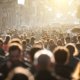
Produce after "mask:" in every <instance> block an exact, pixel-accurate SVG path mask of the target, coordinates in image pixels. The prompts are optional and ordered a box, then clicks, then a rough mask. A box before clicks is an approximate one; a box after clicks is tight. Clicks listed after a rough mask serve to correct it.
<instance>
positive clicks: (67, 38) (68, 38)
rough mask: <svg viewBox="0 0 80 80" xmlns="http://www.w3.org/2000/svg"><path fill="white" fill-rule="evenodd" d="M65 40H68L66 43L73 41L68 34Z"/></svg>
mask: <svg viewBox="0 0 80 80" xmlns="http://www.w3.org/2000/svg"><path fill="white" fill-rule="evenodd" d="M65 41H66V44H67V43H70V42H71V39H70V37H69V36H68V37H66V38H65Z"/></svg>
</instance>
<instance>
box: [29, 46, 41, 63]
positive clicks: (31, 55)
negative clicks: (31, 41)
mask: <svg viewBox="0 0 80 80" xmlns="http://www.w3.org/2000/svg"><path fill="white" fill-rule="evenodd" d="M39 50H41V48H37V47H34V48H31V50H30V51H29V56H30V60H31V62H33V61H34V55H35V53H36V52H37V51H39Z"/></svg>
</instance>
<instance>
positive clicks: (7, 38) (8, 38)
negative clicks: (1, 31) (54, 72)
mask: <svg viewBox="0 0 80 80" xmlns="http://www.w3.org/2000/svg"><path fill="white" fill-rule="evenodd" d="M9 41H10V36H9V35H7V36H6V38H5V41H4V44H3V50H4V51H5V53H7V52H8V43H9Z"/></svg>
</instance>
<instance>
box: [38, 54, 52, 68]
mask: <svg viewBox="0 0 80 80" xmlns="http://www.w3.org/2000/svg"><path fill="white" fill-rule="evenodd" d="M37 62H38V68H39V69H49V68H50V67H51V59H50V57H49V56H48V55H46V54H42V55H40V56H39V57H38V59H37Z"/></svg>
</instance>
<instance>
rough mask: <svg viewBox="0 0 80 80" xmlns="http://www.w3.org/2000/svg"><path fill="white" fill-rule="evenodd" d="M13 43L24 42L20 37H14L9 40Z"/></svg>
mask: <svg viewBox="0 0 80 80" xmlns="http://www.w3.org/2000/svg"><path fill="white" fill-rule="evenodd" d="M11 43H18V44H20V45H21V44H22V42H21V40H20V39H18V38H13V39H11V40H10V41H9V44H11Z"/></svg>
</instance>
